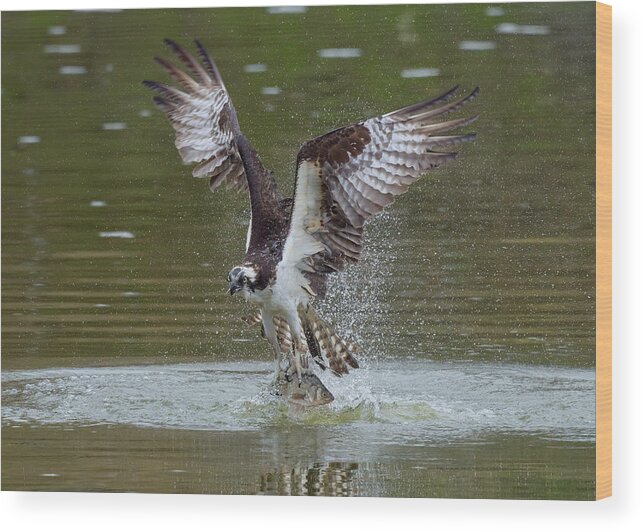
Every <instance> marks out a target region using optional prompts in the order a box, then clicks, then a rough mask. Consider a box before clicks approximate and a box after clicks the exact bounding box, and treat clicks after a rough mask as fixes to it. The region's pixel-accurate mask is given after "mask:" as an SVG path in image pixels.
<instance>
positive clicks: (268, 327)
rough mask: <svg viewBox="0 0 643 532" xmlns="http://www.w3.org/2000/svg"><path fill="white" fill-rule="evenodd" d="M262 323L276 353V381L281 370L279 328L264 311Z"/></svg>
mask: <svg viewBox="0 0 643 532" xmlns="http://www.w3.org/2000/svg"><path fill="white" fill-rule="evenodd" d="M262 325H263V330H264V334H265V335H266V339H267V340H268V342H269V343H270V346H271V347H272V351H273V353H274V355H275V375H274V379H273V380H274V382H275V383H276V382H277V380H278V378H279V372H280V371H281V346H280V345H279V338H278V337H277V330H276V328H275V323H274V321H273V319H272V316H270V315H268V314H267V313H262Z"/></svg>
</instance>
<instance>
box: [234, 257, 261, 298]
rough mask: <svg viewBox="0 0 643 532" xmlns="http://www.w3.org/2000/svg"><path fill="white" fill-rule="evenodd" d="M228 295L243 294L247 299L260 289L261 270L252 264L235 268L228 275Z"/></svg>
mask: <svg viewBox="0 0 643 532" xmlns="http://www.w3.org/2000/svg"><path fill="white" fill-rule="evenodd" d="M228 283H229V287H228V293H229V294H230V295H231V296H233V295H234V294H236V293H237V292H241V293H242V294H243V295H244V296H245V297H246V299H247V298H248V296H249V295H250V294H252V293H253V292H254V291H255V290H256V289H257V288H258V287H259V270H258V269H257V268H255V266H254V265H252V264H244V265H242V266H235V267H234V268H232V269H231V270H230V273H229V274H228Z"/></svg>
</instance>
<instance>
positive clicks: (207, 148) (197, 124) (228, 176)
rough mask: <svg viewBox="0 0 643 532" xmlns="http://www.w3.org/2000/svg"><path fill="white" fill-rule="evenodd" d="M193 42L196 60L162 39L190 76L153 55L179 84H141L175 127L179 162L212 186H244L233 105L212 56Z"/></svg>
mask: <svg viewBox="0 0 643 532" xmlns="http://www.w3.org/2000/svg"><path fill="white" fill-rule="evenodd" d="M195 42H196V47H197V51H198V54H199V59H200V61H197V60H196V59H195V58H194V57H192V56H191V55H190V54H189V53H188V52H186V51H185V50H184V49H183V48H182V47H181V46H179V45H178V44H176V43H175V42H174V41H171V40H170V39H165V44H167V45H168V46H169V47H170V49H171V50H172V51H173V52H174V53H175V54H176V56H177V57H178V58H179V60H180V61H181V62H182V63H183V64H184V65H185V67H186V68H187V69H188V70H189V71H190V73H191V74H192V76H189V75H187V74H186V73H185V72H183V71H182V70H180V69H178V68H177V67H176V66H174V65H173V64H172V63H170V62H169V61H167V60H165V59H162V58H160V57H156V58H155V59H156V62H157V63H159V64H160V65H161V66H162V67H163V68H164V69H165V71H166V72H167V73H168V74H169V75H170V77H171V78H172V79H173V80H174V81H175V82H176V83H177V84H178V85H179V86H180V87H181V88H180V89H178V88H176V87H172V86H170V85H166V84H163V83H157V82H156V81H144V82H143V84H144V85H145V86H147V87H149V88H150V89H152V90H154V91H156V92H157V93H158V96H155V97H154V103H155V104H156V106H157V107H158V108H160V109H161V111H163V112H164V113H165V114H166V115H167V117H168V119H169V121H170V123H171V124H172V127H174V130H175V132H176V139H175V145H176V148H177V149H178V150H179V153H180V154H181V158H182V159H183V162H184V163H186V164H189V163H193V164H195V165H196V166H195V167H194V169H193V171H192V175H194V177H202V178H209V180H210V189H212V190H213V191H214V190H215V189H216V188H217V187H218V186H219V185H221V184H223V183H225V184H226V185H227V186H229V187H233V188H236V189H239V190H243V189H247V188H248V183H247V179H246V175H245V171H244V166H243V163H242V161H241V157H240V155H239V151H238V148H237V145H236V143H235V135H238V134H239V123H238V121H237V115H236V112H235V109H234V107H233V105H232V101H231V100H230V96H229V95H228V91H227V90H226V88H225V85H224V84H223V80H222V79H221V75H220V74H219V71H218V69H217V67H216V65H215V64H214V61H213V60H212V58H211V57H210V56H209V55H208V53H207V52H206V51H205V49H204V48H203V47H202V46H201V44H200V43H199V41H195Z"/></svg>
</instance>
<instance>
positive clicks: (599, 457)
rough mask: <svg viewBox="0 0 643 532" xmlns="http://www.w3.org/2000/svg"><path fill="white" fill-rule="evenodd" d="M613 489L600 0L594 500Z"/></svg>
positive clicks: (608, 95)
mask: <svg viewBox="0 0 643 532" xmlns="http://www.w3.org/2000/svg"><path fill="white" fill-rule="evenodd" d="M611 495H612V7H611V6H609V5H607V4H601V3H599V2H597V3H596V500H598V499H603V498H605V497H609V496H611Z"/></svg>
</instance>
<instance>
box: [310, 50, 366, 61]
mask: <svg viewBox="0 0 643 532" xmlns="http://www.w3.org/2000/svg"><path fill="white" fill-rule="evenodd" d="M317 53H318V54H319V57H322V58H324V59H350V58H353V57H361V55H362V50H361V49H360V48H323V49H321V50H317Z"/></svg>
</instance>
